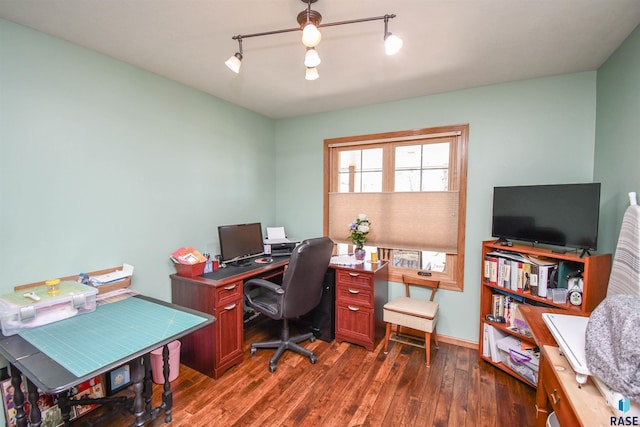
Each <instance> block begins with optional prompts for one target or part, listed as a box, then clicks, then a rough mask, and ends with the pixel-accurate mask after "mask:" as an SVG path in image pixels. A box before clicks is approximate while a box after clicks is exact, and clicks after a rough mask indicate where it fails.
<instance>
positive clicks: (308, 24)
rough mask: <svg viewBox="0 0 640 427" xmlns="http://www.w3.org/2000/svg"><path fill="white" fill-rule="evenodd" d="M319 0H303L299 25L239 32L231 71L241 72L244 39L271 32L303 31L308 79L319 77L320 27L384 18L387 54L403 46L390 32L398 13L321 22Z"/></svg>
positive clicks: (228, 65)
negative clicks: (316, 9) (390, 20)
mask: <svg viewBox="0 0 640 427" xmlns="http://www.w3.org/2000/svg"><path fill="white" fill-rule="evenodd" d="M317 1H318V0H302V2H303V3H305V4H306V5H307V8H306V9H305V10H303V11H302V12H300V13H299V14H298V16H297V17H296V20H297V22H298V27H296V28H288V29H284V30H274V31H265V32H262V33H254V34H244V35H243V34H239V35H237V36H233V37H232V39H233V40H237V41H238V52H236V53H235V54H234V55H233V56H231V57H230V58H229V59H228V60H227V61H226V62H225V64H226V65H227V67H229V69H231V71H233V72H235V73H239V72H240V65H241V64H242V39H246V38H249V37H260V36H268V35H271V34H281V33H289V32H293V31H302V44H303V45H304V46H306V48H307V50H306V52H305V55H304V65H305V67H306V72H305V78H306V79H307V80H316V79H317V78H318V77H319V74H318V69H317V68H316V67H317V66H318V65H320V56H319V55H318V52H317V51H316V49H315V47H316V46H318V44H319V43H320V40H322V34H321V33H320V28H325V27H333V26H337V25H346V24H356V23H359V22H368V21H381V20H384V46H385V52H386V53H387V55H393V54H395V53H397V52H398V51H399V50H400V48H401V47H402V40H401V39H400V38H399V37H398V36H396V35H394V34H391V33H390V32H389V19H393V18H395V17H396V15H393V14H387V15H384V16H375V17H372V18H361V19H352V20H349V21H340V22H331V23H328V24H321V22H322V15H321V14H320V12H318V11H315V10H312V9H311V4H312V3H316V2H317Z"/></svg>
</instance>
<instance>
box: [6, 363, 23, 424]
mask: <svg viewBox="0 0 640 427" xmlns="http://www.w3.org/2000/svg"><path fill="white" fill-rule="evenodd" d="M9 369H10V371H11V386H12V387H13V405H14V407H15V408H16V426H18V427H26V426H27V417H26V415H25V412H24V393H23V392H22V372H20V370H19V369H18V368H16V367H15V366H13V365H10V366H9ZM7 421H10V420H7Z"/></svg>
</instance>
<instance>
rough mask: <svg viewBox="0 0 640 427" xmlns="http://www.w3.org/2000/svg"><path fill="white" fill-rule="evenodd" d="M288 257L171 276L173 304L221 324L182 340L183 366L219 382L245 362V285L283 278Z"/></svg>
mask: <svg viewBox="0 0 640 427" xmlns="http://www.w3.org/2000/svg"><path fill="white" fill-rule="evenodd" d="M288 264H289V257H274V258H273V262H272V263H270V264H257V265H256V264H255V263H253V260H252V264H251V265H249V266H247V267H235V266H231V265H230V266H227V267H225V268H221V269H218V270H217V271H214V272H212V273H208V274H206V275H204V276H198V277H183V276H178V275H177V274H172V275H171V301H172V302H173V303H174V304H179V305H181V306H184V307H189V308H192V309H194V310H198V311H203V312H205V313H210V314H212V315H213V316H215V317H216V318H217V319H218V320H217V321H216V322H215V323H214V324H213V325H210V326H207V327H206V328H202V329H200V330H199V331H196V332H195V333H193V334H191V335H190V336H188V337H185V338H184V339H183V340H182V354H183V355H182V360H181V362H182V363H184V364H186V365H187V366H190V367H192V368H193V369H195V370H197V371H199V372H201V373H203V374H205V375H207V376H210V377H212V378H215V379H218V378H219V377H220V376H221V375H222V374H223V373H224V372H225V371H226V370H227V369H229V368H231V367H233V366H235V365H238V364H240V363H242V361H243V359H244V351H243V347H242V346H243V342H244V308H243V305H244V304H243V295H244V294H243V285H244V281H245V280H249V279H253V278H262V279H266V280H269V279H273V278H274V277H277V276H281V275H282V274H284V270H285V269H286V267H287V265H288Z"/></svg>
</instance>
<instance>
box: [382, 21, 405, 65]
mask: <svg viewBox="0 0 640 427" xmlns="http://www.w3.org/2000/svg"><path fill="white" fill-rule="evenodd" d="M389 18H395V15H385V16H384V51H385V52H386V54H387V55H395V54H396V53H398V51H399V50H400V48H402V39H401V38H400V37H398V36H396V35H393V34H391V33H390V32H389Z"/></svg>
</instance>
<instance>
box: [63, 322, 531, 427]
mask: <svg viewBox="0 0 640 427" xmlns="http://www.w3.org/2000/svg"><path fill="white" fill-rule="evenodd" d="M277 333H278V324H277V322H273V324H269V322H257V323H256V324H255V325H252V326H251V327H249V328H247V329H246V332H245V346H244V350H245V360H244V362H243V363H242V364H240V365H239V366H236V367H233V368H231V369H229V370H228V371H227V372H226V373H225V374H224V375H223V376H222V377H221V378H219V379H218V380H214V379H212V378H209V377H206V376H204V375H201V374H200V373H198V372H197V371H195V370H193V369H191V368H189V367H187V366H184V365H181V367H180V376H179V377H178V379H176V380H175V381H173V382H172V383H171V388H172V390H173V393H174V406H173V422H172V423H171V424H170V426H171V427H200V426H203V427H204V426H207V427H208V426H212V425H213V426H224V427H227V426H242V427H245V426H256V427H286V426H291V427H298V426H301V425H304V426H305V427H307V426H322V427H325V426H336V427H343V426H354V427H355V426H396V425H398V426H399V425H401V426H411V427H414V426H415V427H417V426H447V425H449V426H469V427H471V426H473V427H477V426H497V427H503V426H505V425H509V426H519V427H526V426H532V425H533V423H534V417H535V390H533V389H532V388H531V387H529V386H527V385H525V384H523V383H521V382H520V381H517V380H516V379H514V378H512V377H510V376H508V375H507V374H505V373H504V372H502V371H499V370H497V369H495V368H494V367H493V366H491V365H489V364H487V363H484V362H479V361H478V356H477V352H476V351H475V350H472V349H469V348H466V347H457V346H455V345H452V344H449V343H440V348H439V349H438V350H435V349H434V350H432V354H431V367H429V368H427V367H426V366H425V356H424V351H423V350H422V349H418V348H414V347H411V346H407V345H403V344H400V343H392V344H391V346H390V351H389V353H388V354H384V349H383V347H384V343H379V344H378V345H377V346H376V347H375V348H374V350H373V351H371V352H370V351H366V350H365V349H364V348H362V347H360V346H357V345H353V344H349V343H346V342H344V343H337V342H335V341H334V342H332V343H327V342H324V341H315V342H313V343H310V342H306V343H303V345H304V347H307V348H310V349H313V351H314V352H315V353H316V355H317V357H318V361H317V363H316V364H311V363H310V362H309V359H308V358H306V357H304V356H301V355H299V354H296V353H293V352H286V353H285V355H283V356H282V359H281V360H280V361H279V362H278V368H277V370H276V372H274V373H271V372H269V358H270V357H271V355H272V354H273V350H259V351H258V352H257V353H256V354H255V355H251V354H250V352H249V346H250V343H251V342H253V341H262V340H267V339H272V338H273V337H274V336H277ZM161 393H162V386H161V385H157V384H156V385H154V396H153V403H154V406H157V405H159V404H160V402H161ZM122 394H129V395H130V394H131V391H130V390H126V391H124V392H122ZM132 422H133V418H132V416H131V414H130V413H128V412H127V411H122V410H117V408H115V407H114V406H113V405H103V407H101V408H98V409H97V410H95V411H93V412H91V413H89V414H87V415H86V416H84V417H82V418H80V419H78V420H77V421H75V422H74V423H73V425H74V426H108V427H124V426H129V425H131V423H132ZM148 425H149V426H151V427H161V426H165V423H164V420H163V416H160V417H159V418H158V419H156V420H154V421H153V422H151V423H149V424H148Z"/></svg>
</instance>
